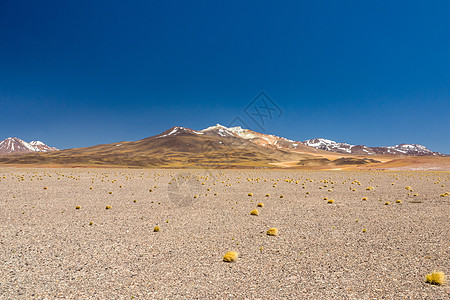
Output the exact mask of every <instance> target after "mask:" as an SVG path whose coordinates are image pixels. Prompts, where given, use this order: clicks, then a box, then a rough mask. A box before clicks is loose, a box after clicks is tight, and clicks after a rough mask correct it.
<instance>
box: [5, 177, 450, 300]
mask: <svg viewBox="0 0 450 300" xmlns="http://www.w3.org/2000/svg"><path fill="white" fill-rule="evenodd" d="M407 187H408V188H407ZM409 187H410V188H409ZM446 192H450V173H449V172H400V171H399V172H380V171H359V172H356V171H298V170H297V171H295V170H280V171H273V170H270V171H268V170H267V171H266V170H145V169H144V170H141V169H134V170H131V169H69V168H66V169H50V168H49V169H25V168H2V169H0V226H1V230H0V266H1V267H0V298H5V299H17V298H24V299H30V298H40V299H42V298H57V297H67V298H125V299H127V298H128V299H130V298H132V297H134V298H142V299H143V298H152V299H155V298H156V299H158V298H161V299H165V298H230V297H235V298H255V299H257V298H261V299H264V298H265V299H268V298H270V299H276V298H294V299H301V298H309V299H338V298H343V299H375V298H376V299H379V298H387V299H400V298H405V297H406V298H410V299H448V298H449V293H450V290H449V287H448V286H436V285H430V284H427V283H425V280H424V277H425V275H426V274H427V273H430V272H431V271H433V270H441V271H444V272H446V273H449V272H450V232H449V228H450V218H449V214H450V209H449V208H450V205H449V199H450V196H448V197H446V196H445V195H446V194H445V193H446ZM441 195H442V196H441ZM325 198H326V200H325ZM330 199H333V200H334V203H328V202H329V200H330ZM397 200H400V201H399V202H400V203H397ZM259 203H263V206H262V207H258V206H257V204H259ZM107 206H108V207H109V208H108V209H107ZM254 209H258V211H259V215H258V216H254V215H250V211H252V210H254ZM155 226H158V227H159V228H160V231H159V232H154V228H155ZM271 227H276V228H277V229H278V235H277V236H268V235H266V231H267V230H268V229H269V228H271ZM230 250H234V251H237V252H238V253H239V258H238V260H237V261H236V262H234V263H226V262H223V260H222V258H223V255H224V254H225V253H226V252H227V251H230Z"/></svg>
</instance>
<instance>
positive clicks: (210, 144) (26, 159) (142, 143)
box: [0, 127, 308, 168]
mask: <svg viewBox="0 0 450 300" xmlns="http://www.w3.org/2000/svg"><path fill="white" fill-rule="evenodd" d="M307 156H308V155H306V154H299V153H291V152H287V151H283V150H278V149H271V148H267V147H263V146H259V145H257V144H255V143H252V142H250V141H248V140H245V139H242V138H240V137H238V136H235V135H226V136H223V135H218V134H214V133H210V134H205V133H203V132H199V131H195V130H192V129H189V128H184V127H173V128H171V129H169V130H167V131H165V132H163V133H161V134H159V135H156V136H152V137H149V138H146V139H143V140H139V141H134V142H120V143H113V144H104V145H97V146H93V147H87V148H77V149H68V150H62V151H57V152H52V153H45V154H39V155H37V154H25V155H20V156H15V157H6V156H3V157H0V163H10V164H15V163H17V164H23V163H28V164H81V165H84V164H87V165H121V166H137V167H167V168H170V167H189V168H198V167H200V168H202V167H204V168H206V167H208V168H217V167H228V168H239V167H267V166H269V163H271V162H279V161H288V160H299V159H304V158H306V157H307Z"/></svg>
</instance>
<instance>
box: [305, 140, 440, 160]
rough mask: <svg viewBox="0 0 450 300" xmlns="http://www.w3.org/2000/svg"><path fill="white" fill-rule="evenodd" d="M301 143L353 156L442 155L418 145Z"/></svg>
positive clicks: (316, 141) (326, 141)
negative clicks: (371, 145) (370, 145)
mask: <svg viewBox="0 0 450 300" xmlns="http://www.w3.org/2000/svg"><path fill="white" fill-rule="evenodd" d="M303 143H304V144H305V145H308V146H310V147H314V148H316V149H321V150H327V151H333V152H337V153H348V154H355V155H371V154H391V155H412V156H426V155H432V156H443V154H441V153H439V152H433V151H431V150H430V149H428V148H427V147H425V146H422V145H418V144H400V145H395V146H384V147H367V146H365V145H350V144H347V143H338V142H335V141H332V140H327V139H323V138H318V139H311V140H306V141H304V142H303Z"/></svg>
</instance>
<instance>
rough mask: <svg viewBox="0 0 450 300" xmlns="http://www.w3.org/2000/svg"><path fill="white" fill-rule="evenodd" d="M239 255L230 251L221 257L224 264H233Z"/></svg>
mask: <svg viewBox="0 0 450 300" xmlns="http://www.w3.org/2000/svg"><path fill="white" fill-rule="evenodd" d="M238 256H239V254H238V253H237V252H236V251H230V252H227V253H225V255H224V256H223V261H224V262H235V261H236V260H237V258H238Z"/></svg>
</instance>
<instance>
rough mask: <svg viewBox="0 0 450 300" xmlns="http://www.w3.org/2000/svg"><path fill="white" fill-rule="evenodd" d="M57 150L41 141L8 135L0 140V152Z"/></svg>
mask: <svg viewBox="0 0 450 300" xmlns="http://www.w3.org/2000/svg"><path fill="white" fill-rule="evenodd" d="M56 150H59V149H57V148H55V147H50V146H48V145H46V144H44V143H43V142H41V141H32V142H30V143H27V142H25V141H24V140H21V139H19V138H16V137H9V138H7V139H5V140H3V141H1V142H0V154H10V153H29V152H50V151H56Z"/></svg>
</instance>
